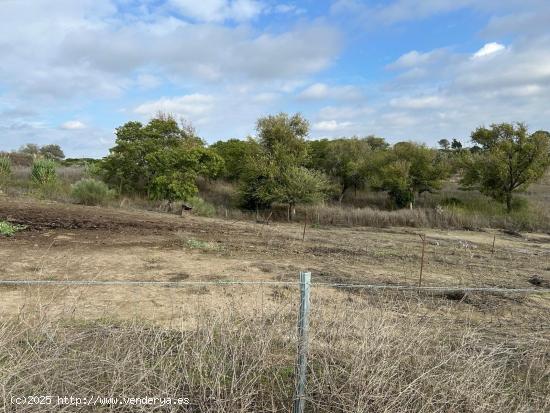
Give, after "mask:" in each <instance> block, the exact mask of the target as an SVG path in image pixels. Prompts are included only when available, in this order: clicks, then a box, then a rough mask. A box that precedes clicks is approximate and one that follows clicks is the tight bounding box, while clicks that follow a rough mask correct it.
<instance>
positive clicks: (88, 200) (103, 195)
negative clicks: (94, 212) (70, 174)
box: [71, 178, 115, 205]
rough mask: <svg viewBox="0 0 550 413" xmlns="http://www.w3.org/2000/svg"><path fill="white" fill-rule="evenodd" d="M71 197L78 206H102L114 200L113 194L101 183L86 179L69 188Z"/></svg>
mask: <svg viewBox="0 0 550 413" xmlns="http://www.w3.org/2000/svg"><path fill="white" fill-rule="evenodd" d="M71 196H72V197H73V198H74V199H75V200H76V202H77V203H79V204H84V205H103V204H105V203H106V202H107V201H108V200H110V199H112V198H114V196H115V192H114V191H113V190H111V189H109V187H108V186H107V184H105V183H104V182H102V181H98V180H97V179H92V178H87V179H81V180H80V181H78V182H76V183H74V184H73V185H72V187H71Z"/></svg>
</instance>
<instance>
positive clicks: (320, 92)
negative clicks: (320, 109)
mask: <svg viewBox="0 0 550 413" xmlns="http://www.w3.org/2000/svg"><path fill="white" fill-rule="evenodd" d="M362 96H363V94H362V92H361V90H360V89H359V88H358V87H357V86H352V85H345V86H329V85H327V84H325V83H314V84H312V85H310V86H308V87H307V88H305V89H304V90H302V91H301V92H300V93H299V94H298V96H297V97H298V99H301V100H323V99H337V100H357V99H360V98H361V97H362Z"/></svg>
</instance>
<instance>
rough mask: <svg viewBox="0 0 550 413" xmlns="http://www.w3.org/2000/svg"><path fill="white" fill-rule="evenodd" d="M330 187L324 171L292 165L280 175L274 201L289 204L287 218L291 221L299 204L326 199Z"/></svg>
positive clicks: (275, 187)
mask: <svg viewBox="0 0 550 413" xmlns="http://www.w3.org/2000/svg"><path fill="white" fill-rule="evenodd" d="M329 188H330V184H329V181H328V179H327V177H326V176H325V174H323V173H322V172H320V171H315V170H309V169H307V168H305V167H303V166H292V167H290V168H288V169H287V170H285V171H283V172H282V173H281V174H280V175H279V177H278V179H277V181H276V183H275V185H274V189H273V191H272V192H271V196H272V200H273V201H276V202H280V203H283V204H286V205H287V219H288V220H289V221H290V220H291V217H292V216H293V215H294V214H295V213H296V212H295V207H296V205H297V204H316V203H318V202H321V201H324V200H325V199H326V197H327V193H328V191H329Z"/></svg>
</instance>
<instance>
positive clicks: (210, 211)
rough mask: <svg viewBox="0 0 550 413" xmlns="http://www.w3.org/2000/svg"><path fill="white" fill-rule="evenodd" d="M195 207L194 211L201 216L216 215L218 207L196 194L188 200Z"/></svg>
mask: <svg viewBox="0 0 550 413" xmlns="http://www.w3.org/2000/svg"><path fill="white" fill-rule="evenodd" d="M187 204H189V205H190V206H192V207H193V213H194V214H196V215H199V216H201V217H213V216H215V215H216V208H215V207H214V205H212V204H211V203H209V202H206V201H205V200H204V199H202V198H199V197H198V196H195V197H193V198H190V199H189V200H188V201H187Z"/></svg>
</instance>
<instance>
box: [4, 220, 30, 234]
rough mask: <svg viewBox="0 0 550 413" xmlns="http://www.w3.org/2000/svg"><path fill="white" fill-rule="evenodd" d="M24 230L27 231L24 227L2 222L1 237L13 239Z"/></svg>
mask: <svg viewBox="0 0 550 413" xmlns="http://www.w3.org/2000/svg"><path fill="white" fill-rule="evenodd" d="M22 229H25V227H24V226H23V225H15V224H12V223H10V222H7V221H0V235H4V236H6V237H11V236H13V235H14V234H15V233H16V232H17V231H21V230H22Z"/></svg>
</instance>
